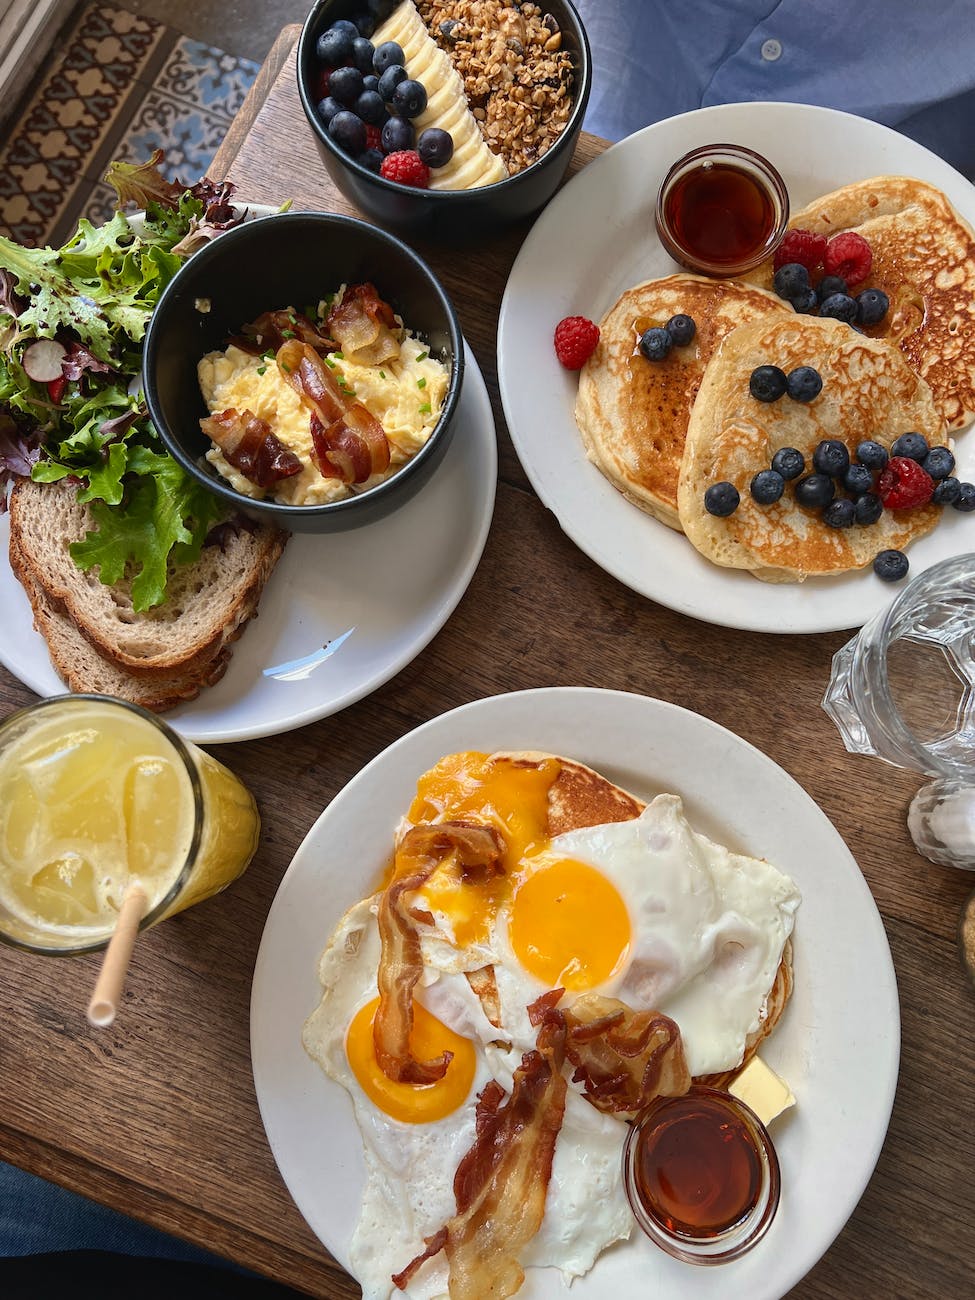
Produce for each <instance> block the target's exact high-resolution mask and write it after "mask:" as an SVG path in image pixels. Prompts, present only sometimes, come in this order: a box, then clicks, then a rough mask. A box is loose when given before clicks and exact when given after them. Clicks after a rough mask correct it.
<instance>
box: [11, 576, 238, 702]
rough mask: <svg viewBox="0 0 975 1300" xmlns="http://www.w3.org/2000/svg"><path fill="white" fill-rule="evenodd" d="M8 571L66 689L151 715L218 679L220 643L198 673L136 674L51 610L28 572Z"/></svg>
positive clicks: (225, 653) (225, 656)
mask: <svg viewBox="0 0 975 1300" xmlns="http://www.w3.org/2000/svg"><path fill="white" fill-rule="evenodd" d="M14 572H15V573H16V574H17V577H18V578H19V579H20V581H21V583H22V584H23V587H24V590H25V591H26V592H27V596H28V599H29V600H30V603H31V608H32V610H33V611H34V626H35V627H36V628H37V630H38V632H40V633H41V635H42V636H43V637H44V640H45V641H46V642H47V648H48V652H49V654H50V656H51V663H52V664H53V665H54V669H55V671H56V672H57V674H58V676H59V677H61V679H62V680H63V681H64V683H65V685H66V686H67V687H68V689H69V690H72V691H79V692H82V691H90V692H94V693H96V694H98V695H113V696H115V697H116V698H117V699H121V700H128V701H129V703H131V704H141V706H142V707H143V708H144V709H149V710H150V711H151V712H153V713H165V712H167V711H168V710H169V709H174V708H176V706H177V705H178V704H182V703H184V702H185V701H187V700H193V699H195V698H196V697H197V695H199V693H200V691H201V690H202V689H203V687H204V686H212V685H213V684H214V683H215V682H217V681H219V680H220V678H221V677H222V676H223V674H224V672H225V671H226V668H227V664H228V663H229V662H230V655H231V651H230V648H229V647H224V649H223V650H221V651H220V653H219V654H218V655H217V656H216V657H215V658H214V659H211V660H210V661H209V663H207V664H205V665H204V667H203V672H202V674H201V673H199V672H194V671H192V670H183V671H182V672H174V673H170V674H168V675H165V674H162V673H154V674H153V675H152V676H151V677H145V676H143V677H136V676H135V675H134V674H133V673H128V672H126V671H125V670H124V669H123V668H119V667H118V665H117V664H114V663H112V662H111V661H110V660H108V659H105V658H103V657H102V655H100V654H99V653H98V651H97V650H96V649H95V648H94V647H93V646H92V645H90V644H89V643H88V642H87V641H86V640H85V638H84V637H83V636H82V635H81V633H80V632H79V631H78V629H77V627H76V626H75V625H74V623H73V622H72V621H71V619H70V618H69V617H68V615H67V614H64V613H60V612H59V611H58V610H57V609H55V607H54V606H53V605H52V604H51V602H50V600H49V599H48V597H47V595H46V593H45V591H44V588H43V587H41V586H40V585H39V584H38V583H36V582H34V580H33V578H32V577H31V576H30V574H29V573H27V572H25V571H24V570H21V569H17V568H15V569H14Z"/></svg>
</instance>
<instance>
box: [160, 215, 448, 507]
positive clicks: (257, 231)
mask: <svg viewBox="0 0 975 1300" xmlns="http://www.w3.org/2000/svg"><path fill="white" fill-rule="evenodd" d="M363 280H369V281H371V282H372V283H373V284H374V285H375V286H376V288H377V290H378V291H379V295H380V297H382V298H384V299H385V300H386V301H387V302H388V303H390V305H391V306H392V307H393V310H394V311H395V312H396V313H397V314H398V315H399V316H400V317H401V319H402V320H403V323H404V324H405V325H406V327H407V329H409V330H410V331H411V333H413V334H415V335H417V336H418V337H419V338H422V339H423V340H424V341H425V342H426V343H427V344H428V345H429V348H430V352H431V354H432V355H434V356H436V357H439V358H440V359H441V360H443V361H444V362H445V363H446V365H447V366H448V367H449V368H450V382H449V385H448V388H447V393H446V396H445V397H444V403H443V408H442V410H441V414H440V419H439V420H438V422H437V424H436V426H435V427H434V429H433V431H432V432H431V434H430V437H429V438H428V439H427V441H426V442H425V443H424V445H423V446H422V447H421V448H420V450H419V451H418V452H417V453H416V455H415V456H414V457H413V458H412V459H411V460H409V461H407V462H406V464H405V465H403V466H402V468H400V469H398V470H397V471H396V473H395V474H393V475H391V477H390V478H388V479H386V480H385V481H384V482H382V483H379V484H377V485H376V486H375V487H372V488H369V489H367V490H366V491H364V492H360V493H358V494H356V495H354V496H350V497H346V498H344V499H343V500H341V501H331V502H328V503H326V504H322V505H304V506H300V505H288V504H284V503H281V502H277V501H273V500H271V499H270V498H266V499H263V500H257V499H254V498H251V497H248V496H245V495H244V494H243V493H240V492H238V491H236V489H235V488H234V487H233V486H232V485H231V484H230V483H229V482H228V481H227V480H226V479H225V478H223V477H221V476H220V475H219V474H218V473H217V472H216V470H214V469H213V468H212V467H211V466H210V465H209V463H208V462H207V461H206V460H205V459H204V453H205V452H206V451H207V450H208V449H209V448H210V446H211V443H210V440H209V438H207V437H206V436H205V435H204V433H203V432H202V430H201V429H200V419H201V418H202V417H204V416H206V415H208V414H209V412H208V411H207V408H206V404H205V402H204V400H203V395H202V393H201V391H200V385H199V381H198V379H197V363H198V362H199V361H200V359H201V358H202V357H203V356H204V355H205V354H206V353H207V352H212V351H215V350H222V349H223V348H225V347H226V345H227V341H228V339H229V338H230V337H231V336H233V335H235V334H239V333H240V330H241V328H242V326H244V325H245V324H247V323H248V322H249V321H252V320H255V319H256V318H257V317H258V316H259V315H260V314H261V313H262V312H264V311H269V310H273V309H275V308H279V307H288V306H297V307H299V308H300V307H301V306H302V305H303V304H304V303H306V302H307V301H308V300H309V299H310V298H316V297H318V298H321V297H324V296H325V295H326V294H329V293H333V292H334V291H335V290H336V289H337V288H338V287H339V286H340V285H341V284H355V283H357V282H359V281H363ZM204 307H205V310H203V309H201V308H204ZM463 373H464V343H463V338H462V335H461V331H460V325H459V324H458V322H457V316H456V314H455V312H454V309H453V307H452V306H451V304H450V302H449V300H448V298H447V296H446V294H445V293H444V291H443V289H441V287H440V285H439V283H438V282H437V280H436V279H435V277H434V275H433V273H432V272H431V271H430V269H429V267H427V265H426V264H425V263H424V262H423V261H421V260H420V258H419V257H417V255H416V253H414V252H413V251H412V250H411V249H409V248H407V247H406V245H405V244H402V243H400V241H399V240H398V239H395V238H393V236H392V235H387V234H386V233H385V232H384V231H381V230H377V229H376V227H375V226H370V225H367V224H366V223H365V222H363V221H357V220H356V219H355V218H353V217H342V216H337V215H335V214H326V213H319V212H286V213H277V214H275V215H273V216H269V217H262V218H260V219H258V220H255V221H246V222H244V223H243V224H242V225H239V226H236V227H234V228H233V229H232V230H228V231H226V232H225V233H224V234H222V235H219V236H218V237H217V238H216V239H214V240H213V241H212V242H211V243H209V244H207V245H206V246H205V247H204V248H202V249H201V250H200V252H198V253H195V254H194V255H193V256H192V257H191V258H190V259H189V260H188V261H187V262H186V263H185V265H184V266H182V267H181V268H180V270H179V271H178V272H177V274H176V276H175V277H174V278H173V280H172V281H171V282H170V284H169V285H168V286H167V287H166V289H165V291H164V292H163V294H162V296H161V297H160V299H159V302H158V303H157V305H156V309H155V311H154V312H153V314H152V318H151V320H150V322H149V328H148V330H147V331H146V338H145V349H144V354H143V363H142V382H143V388H144V391H145V395H146V401H147V402H148V405H149V414H150V415H151V417H152V421H153V423H154V424H155V426H156V428H157V429H158V430H159V433H160V435H161V436H162V438H163V441H164V442H165V443H166V446H167V448H168V450H169V452H170V453H171V455H172V456H174V457H175V459H176V460H177V461H179V463H180V464H181V465H182V466H183V468H184V469H185V470H186V471H187V473H188V474H191V475H192V476H193V478H195V479H196V480H197V481H198V482H200V483H202V484H203V485H204V486H205V487H207V488H208V489H209V490H210V491H211V492H215V493H216V494H217V496H220V497H223V499H224V500H225V501H228V502H229V503H231V504H232V505H234V506H236V507H237V508H238V509H240V510H242V511H244V512H245V513H246V514H249V515H250V516H252V517H253V518H256V519H262V520H267V521H273V522H274V523H276V524H277V525H278V526H279V527H281V528H287V529H289V530H291V531H293V532H301V533H325V532H334V531H337V530H339V529H346V528H351V527H356V526H358V525H360V524H365V523H368V522H369V521H370V520H373V519H376V518H379V517H381V516H383V515H386V514H388V513H389V512H390V511H391V510H393V509H395V508H396V507H398V506H400V505H401V504H402V503H403V502H404V501H406V500H408V499H409V498H410V497H411V496H412V495H413V493H414V492H416V490H417V489H418V488H419V487H420V486H421V485H422V484H423V483H424V482H426V480H427V479H428V478H429V476H430V474H431V472H432V471H433V470H434V468H435V467H436V466H437V465H438V464H439V462H440V459H441V457H442V456H443V454H444V452H445V451H446V450H447V445H448V442H449V440H450V436H451V432H452V425H453V417H454V414H455V412H456V409H457V403H458V401H459V399H460V390H461V381H462V379H463Z"/></svg>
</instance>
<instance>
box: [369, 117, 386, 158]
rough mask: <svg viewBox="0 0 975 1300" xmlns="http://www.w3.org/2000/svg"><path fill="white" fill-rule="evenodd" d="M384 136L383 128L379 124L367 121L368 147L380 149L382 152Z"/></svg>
mask: <svg viewBox="0 0 975 1300" xmlns="http://www.w3.org/2000/svg"><path fill="white" fill-rule="evenodd" d="M382 138H383V133H382V130H381V128H380V127H378V126H370V125H369V124H368V122H367V123H366V148H367V149H378V150H380V152H381V151H382V147H383V146H382Z"/></svg>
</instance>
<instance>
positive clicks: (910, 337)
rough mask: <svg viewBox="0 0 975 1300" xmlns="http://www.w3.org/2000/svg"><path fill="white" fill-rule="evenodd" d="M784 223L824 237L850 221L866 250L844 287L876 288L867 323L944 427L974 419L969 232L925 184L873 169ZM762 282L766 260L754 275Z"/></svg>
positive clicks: (974, 282)
mask: <svg viewBox="0 0 975 1300" xmlns="http://www.w3.org/2000/svg"><path fill="white" fill-rule="evenodd" d="M789 225H790V226H791V227H793V229H797V230H812V231H814V232H816V233H818V234H822V235H825V236H826V237H827V238H829V237H831V236H832V235H835V234H837V233H839V232H840V231H843V230H855V231H856V232H857V234H859V235H862V236H863V238H864V239H865V240H866V241H867V242H868V243H869V245H870V250H871V252H872V253H873V266H872V269H871V272H870V276H869V278H868V279H867V280H864V282H863V283H862V284H858V285H857V286H856V287H855V289H854V290H853V292H854V293H859V292H860V291H861V290H862V289H867V288H876V289H882V290H883V291H884V293H886V294H887V296H888V297H889V299H890V311H889V312H888V314H887V316H886V318H885V319H884V320H883V321H881V323H880V324H879V325H875V326H870V327H868V328H867V330H866V333H867V334H869V335H871V336H872V337H874V338H885V339H889V340H890V341H891V342H893V343H896V344H898V346H899V347H900V349H901V351H902V352H903V353H904V355H905V357H907V359H908V361H909V362H910V364H911V365H912V366H913V368H914V369H915V370H916V371H917V373H918V374H919V375H920V376H921V377H922V378H923V379H925V380H926V381H927V383H928V384H929V385H930V388H931V391H932V393H933V394H934V400H935V403H936V404H937V406H938V408H939V410H940V411H941V413H942V414H943V415H944V417H945V420H946V421H947V424H948V428H949V429H963V428H965V427H966V425H968V424H970V423H971V421H972V420H973V419H975V232H973V231H972V228H971V226H969V225H968V223H967V222H966V221H965V220H964V219H963V218H962V217H960V216H959V215H958V213H957V212H956V211H955V209H954V208H953V207H952V206H951V204H950V203H949V202H948V200H947V199H946V198H945V196H944V194H942V192H941V191H940V190H939V189H936V188H935V187H934V186H933V185H928V184H926V183H925V182H924V181H919V180H914V179H912V178H911V177H909V176H875V177H874V178H873V179H871V180H866V181H859V182H857V183H856V184H854V185H845V186H843V188H842V189H839V190H834V191H833V192H832V193H831V194H824V195H823V197H822V198H820V199H817V200H816V201H815V203H811V204H809V206H808V207H806V208H803V210H802V211H801V212H797V213H795V214H794V215H793V216H792V218H791V220H790V221H789ZM748 278H749V279H754V282H755V283H756V284H759V285H762V286H763V287H770V286H771V283H772V263H771V262H766V263H765V264H764V265H763V266H762V267H760V268H759V270H758V271H757V272H756V273H755V275H754V276H749V277H748Z"/></svg>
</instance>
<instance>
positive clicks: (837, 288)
mask: <svg viewBox="0 0 975 1300" xmlns="http://www.w3.org/2000/svg"><path fill="white" fill-rule="evenodd" d="M816 292H817V293H818V294H819V297H820V300H821V301H823V302H825V300H826V299H827V298H829V297H830V296H831V294H834V293H846V281H845V280H844V279H843V277H842V276H841V275H824V276H823V278H822V279H821V280H820V282H819V284H818V285H817V286H816Z"/></svg>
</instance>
